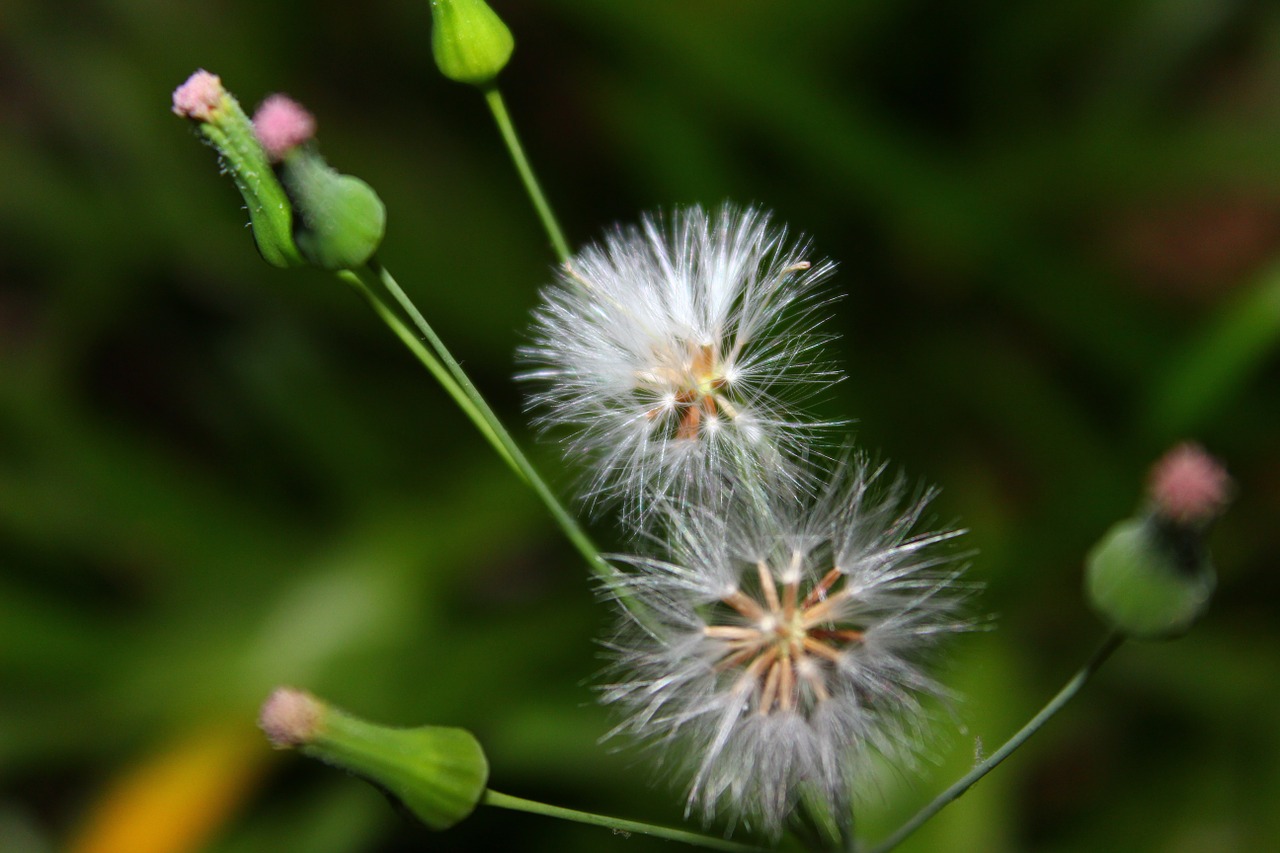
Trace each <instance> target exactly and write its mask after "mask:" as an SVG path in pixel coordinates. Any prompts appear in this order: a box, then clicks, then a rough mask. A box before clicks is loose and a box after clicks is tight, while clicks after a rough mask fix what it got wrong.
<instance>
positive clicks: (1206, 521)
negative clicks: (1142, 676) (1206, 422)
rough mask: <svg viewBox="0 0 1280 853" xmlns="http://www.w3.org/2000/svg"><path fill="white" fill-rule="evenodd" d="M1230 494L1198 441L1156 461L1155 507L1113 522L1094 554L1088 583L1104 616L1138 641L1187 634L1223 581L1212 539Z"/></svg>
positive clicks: (1152, 480)
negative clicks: (1211, 550)
mask: <svg viewBox="0 0 1280 853" xmlns="http://www.w3.org/2000/svg"><path fill="white" fill-rule="evenodd" d="M1229 492H1230V480H1229V478H1228V477H1227V475H1226V472H1225V470H1224V469H1223V468H1222V466H1221V465H1220V464H1219V463H1218V462H1217V461H1216V460H1214V459H1213V458H1212V457H1210V456H1209V455H1208V454H1207V453H1205V452H1204V451H1203V450H1202V449H1200V448H1198V447H1196V446H1194V445H1181V446H1179V447H1177V448H1174V449H1173V450H1172V451H1170V452H1169V453H1168V454H1166V455H1165V456H1164V458H1163V459H1161V460H1160V462H1158V463H1156V465H1155V466H1154V467H1153V468H1152V472H1151V476H1150V480H1149V490H1148V506H1147V508H1146V509H1145V510H1144V511H1143V512H1142V513H1141V514H1140V515H1138V516H1136V517H1134V518H1130V519H1126V520H1124V521H1122V522H1120V523H1119V524H1117V525H1115V526H1114V527H1112V528H1111V530H1109V531H1108V532H1107V534H1106V535H1105V536H1104V537H1103V538H1102V539H1101V540H1100V541H1099V542H1098V544H1097V545H1095V546H1094V548H1093V550H1092V551H1090V552H1089V556H1088V559H1087V561H1086V573H1085V588H1086V591H1087V593H1088V597H1089V601H1090V604H1092V606H1093V608H1094V610H1095V611H1096V612H1097V613H1098V615H1099V616H1101V617H1102V619H1103V620H1104V621H1106V622H1107V623H1109V624H1110V625H1111V626H1112V627H1114V628H1115V629H1116V630H1118V631H1120V632H1122V633H1124V634H1126V635H1127V636H1130V637H1134V638H1138V639H1165V638H1170V637H1176V636H1179V635H1181V634H1184V633H1186V631H1187V630H1188V629H1190V627H1191V626H1192V625H1193V624H1195V622H1196V620H1198V619H1199V618H1200V617H1201V616H1202V615H1203V614H1204V612H1205V610H1206V609H1207V608H1208V606H1209V600H1210V598H1212V596H1213V590H1214V587H1215V586H1216V584H1217V577H1216V573H1215V571H1214V568H1213V563H1212V561H1211V559H1210V555H1209V550H1208V547H1207V546H1206V544H1205V541H1204V537H1205V534H1206V533H1207V532H1208V529H1209V527H1210V525H1211V524H1212V522H1213V521H1214V520H1215V519H1216V518H1217V517H1218V516H1219V515H1220V514H1221V513H1222V511H1223V509H1224V508H1225V507H1226V503H1227V500H1228V496H1229Z"/></svg>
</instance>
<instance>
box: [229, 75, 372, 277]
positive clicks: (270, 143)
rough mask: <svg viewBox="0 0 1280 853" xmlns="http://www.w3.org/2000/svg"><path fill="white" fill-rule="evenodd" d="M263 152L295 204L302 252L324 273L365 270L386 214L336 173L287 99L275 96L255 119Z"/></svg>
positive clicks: (311, 126)
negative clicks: (273, 163) (313, 142)
mask: <svg viewBox="0 0 1280 853" xmlns="http://www.w3.org/2000/svg"><path fill="white" fill-rule="evenodd" d="M253 124H254V127H255V129H256V131H257V135H258V139H259V140H260V141H261V143H262V147H263V149H264V150H265V151H266V152H267V154H268V156H269V157H270V158H271V160H272V161H273V162H275V163H277V164H278V165H277V167H276V171H277V173H278V174H279V176H280V180H281V182H282V183H283V184H284V188H285V190H286V192H287V193H288V196H289V199H290V201H292V203H293V209H294V214H295V221H294V228H293V239H294V242H295V243H296V244H297V247H298V252H299V253H300V254H301V255H302V257H303V258H305V259H306V261H307V262H308V263H311V264H313V265H315V266H317V267H320V268H321V269H326V270H348V269H355V268H357V267H361V266H363V265H364V264H366V263H367V262H368V261H369V259H370V258H371V257H373V253H374V252H376V251H377V249H378V246H379V245H380V244H381V243H382V235H383V233H384V231H385V229H386V216H387V214H386V208H384V207H383V204H382V200H381V199H380V198H378V194H377V193H376V192H374V191H373V188H372V187H370V186H369V185H368V184H366V183H365V182H364V181H362V180H360V179H359V178H356V177H353V176H351V175H342V174H339V173H338V172H336V171H335V170H334V169H332V168H331V167H330V166H329V164H328V163H326V162H325V160H324V158H323V157H321V156H320V153H319V152H318V151H317V150H316V148H315V146H314V145H313V144H311V143H312V138H313V137H314V135H315V127H316V126H315V120H314V119H313V118H312V117H311V114H310V113H308V112H307V111H306V110H305V109H303V108H302V107H301V106H299V105H298V104H297V103H296V102H295V101H293V100H291V99H290V98H288V97H286V96H284V95H272V96H271V97H270V98H268V99H267V100H266V101H264V102H263V104H262V106H260V107H259V108H258V111H257V112H256V113H255V114H254V117H253Z"/></svg>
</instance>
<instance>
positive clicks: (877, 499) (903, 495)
mask: <svg viewBox="0 0 1280 853" xmlns="http://www.w3.org/2000/svg"><path fill="white" fill-rule="evenodd" d="M933 494H934V493H933V492H932V491H925V492H915V493H913V492H912V491H911V490H910V489H908V487H907V485H906V482H905V480H904V479H903V478H902V477H901V476H898V477H890V476H888V475H886V474H885V466H884V465H878V466H874V467H873V466H871V465H870V464H869V463H868V462H867V460H866V459H865V458H863V457H860V456H855V457H852V458H848V459H846V460H845V461H844V462H843V463H842V464H840V465H838V466H837V468H836V471H835V473H834V475H833V476H832V478H831V479H830V480H829V481H828V482H827V484H826V485H825V486H824V487H823V488H822V489H821V490H820V494H819V495H817V496H816V498H815V499H814V500H813V501H810V502H808V503H807V504H806V503H805V502H801V503H799V504H797V502H796V501H794V500H792V499H780V498H779V497H777V496H776V494H775V493H769V494H764V493H763V492H760V493H756V494H747V495H745V496H744V495H742V494H741V493H740V492H739V493H735V495H734V496H733V497H732V505H731V506H726V505H722V507H721V508H716V507H712V506H702V507H695V508H694V509H692V510H681V509H677V508H674V507H672V508H670V509H668V510H666V511H665V512H664V513H663V515H662V518H663V519H664V520H665V523H666V527H667V532H668V535H667V548H666V553H665V554H664V556H663V558H662V559H653V558H649V557H620V558H615V559H617V560H618V561H619V562H621V563H623V564H624V565H629V566H630V567H631V568H630V569H626V570H624V571H623V572H622V573H621V576H620V579H619V580H617V581H615V582H613V583H612V584H611V585H610V586H608V587H607V590H608V594H609V595H611V596H612V597H614V598H615V599H618V600H619V605H618V612H619V618H620V627H619V630H618V632H617V634H616V636H615V637H614V638H613V639H612V640H610V641H609V642H607V643H606V647H607V649H608V650H609V656H610V658H611V660H612V665H611V674H612V675H613V677H614V678H615V679H616V680H615V681H614V682H613V683H610V684H606V685H604V686H603V687H602V688H601V697H602V700H603V701H604V702H606V703H611V704H614V705H616V706H618V707H619V708H620V709H621V711H622V713H623V720H622V722H621V723H620V724H619V725H618V726H617V728H616V729H614V731H613V732H612V733H611V736H616V735H619V734H623V735H628V736H633V737H635V738H636V739H638V740H639V741H641V742H642V743H646V744H648V745H649V746H650V747H651V748H652V749H654V750H656V751H657V752H658V754H659V761H660V763H661V764H662V766H663V767H664V772H665V768H667V767H668V766H670V767H671V768H673V769H672V772H671V774H669V775H671V776H672V777H673V778H679V779H683V780H687V782H688V810H689V811H691V812H692V811H696V812H699V813H701V814H702V816H703V817H704V819H705V820H708V821H710V820H711V819H712V818H714V817H715V816H716V815H717V814H720V815H722V816H724V817H726V818H727V819H728V821H729V822H730V824H731V825H732V824H734V823H742V824H745V825H748V826H750V827H754V828H756V829H758V830H759V831H761V832H763V833H765V834H766V835H770V836H777V835H778V834H779V833H780V832H781V830H782V828H783V826H784V824H785V822H786V819H787V816H788V815H789V814H790V813H791V812H792V810H793V808H794V807H795V805H796V803H797V802H798V801H799V800H800V799H801V798H802V796H803V797H804V798H805V799H806V801H807V802H810V803H816V804H817V805H819V806H820V807H822V808H824V809H829V810H830V811H829V812H828V814H829V815H831V816H833V817H834V818H835V819H836V820H841V819H842V818H841V816H842V815H843V816H844V818H845V819H847V817H848V815H849V814H850V809H851V803H850V799H851V795H852V794H853V792H854V791H855V784H858V785H859V786H860V785H861V782H863V781H867V780H865V777H864V775H863V772H864V770H865V768H867V767H868V762H867V761H866V759H868V758H872V757H874V756H879V757H880V758H882V759H884V760H885V761H887V762H889V763H891V764H893V765H895V766H899V767H902V766H910V765H911V763H912V762H913V761H914V760H915V759H916V758H917V757H918V756H919V754H920V753H921V752H922V751H923V750H924V749H925V748H926V746H927V743H928V740H929V739H928V737H927V732H928V728H929V721H930V719H931V712H930V710H929V709H928V708H927V707H926V701H925V700H926V699H927V698H929V697H944V698H945V697H946V696H947V691H946V690H945V688H943V687H942V686H941V685H940V684H939V683H938V682H937V681H936V680H934V679H933V678H932V677H931V676H930V675H929V674H928V673H927V671H926V668H925V664H926V662H927V659H928V657H929V654H928V653H929V652H930V651H932V650H933V649H934V648H935V646H936V644H937V643H938V641H939V640H941V639H943V638H945V637H946V636H948V635H950V634H953V633H956V632H958V631H963V630H968V629H970V628H971V627H973V625H972V622H971V621H969V620H968V619H966V618H965V617H964V615H963V614H962V612H961V610H962V608H961V604H962V603H963V601H964V600H965V599H966V598H967V597H968V596H969V595H970V594H971V593H972V592H973V586H972V585H970V584H966V583H964V582H962V581H961V579H960V575H961V573H962V571H963V566H962V565H961V564H960V562H959V561H960V560H961V559H962V558H963V556H964V555H962V554H957V553H956V552H955V550H954V549H952V548H951V547H949V544H948V543H949V542H950V540H952V539H954V538H955V537H956V536H958V535H960V533H961V532H962V531H957V530H942V531H928V530H922V529H920V528H922V527H923V525H922V523H921V522H922V516H923V513H924V512H925V509H926V507H927V505H928V503H929V501H930V500H931V499H932V497H933ZM622 599H627V600H628V601H629V602H630V606H623V604H622V603H621V600H622ZM637 612H639V613H641V614H643V615H642V616H640V617H637V615H636V613H637ZM870 781H873V780H870ZM872 787H874V785H873V786H872Z"/></svg>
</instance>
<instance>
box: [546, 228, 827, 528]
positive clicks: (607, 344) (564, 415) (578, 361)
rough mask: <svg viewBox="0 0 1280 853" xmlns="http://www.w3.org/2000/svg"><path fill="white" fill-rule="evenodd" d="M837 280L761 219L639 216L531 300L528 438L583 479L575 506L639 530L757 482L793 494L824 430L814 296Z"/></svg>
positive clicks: (823, 379)
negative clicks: (618, 513)
mask: <svg viewBox="0 0 1280 853" xmlns="http://www.w3.org/2000/svg"><path fill="white" fill-rule="evenodd" d="M833 269H834V267H833V265H832V264H830V263H829V262H826V261H813V260H811V259H810V257H809V246H808V244H807V243H806V242H805V241H804V240H803V239H792V238H790V236H789V235H788V233H787V231H786V229H785V228H783V227H780V226H776V225H773V224H771V222H770V218H769V214H768V213H767V212H765V211H762V210H759V209H757V208H737V207H734V206H732V205H725V206H723V207H721V208H720V209H719V210H718V211H717V212H715V213H714V214H709V213H707V212H706V211H704V210H703V209H702V208H701V207H690V208H684V209H680V210H676V211H675V212H673V213H672V214H670V215H669V216H667V217H663V216H661V215H650V216H646V217H645V218H644V219H642V221H641V223H640V225H638V226H628V227H620V228H617V229H615V230H614V231H612V232H611V233H609V234H607V235H606V236H605V237H604V239H603V240H602V241H601V242H599V243H597V244H593V245H591V246H588V247H587V248H586V249H584V250H583V251H582V252H580V253H579V254H578V255H576V256H575V257H574V258H573V259H572V261H571V262H570V263H569V264H568V265H567V266H566V268H565V269H564V270H562V271H561V272H560V274H559V276H558V278H557V280H556V281H555V282H554V283H553V284H551V285H550V286H549V287H547V288H546V289H545V290H544V291H543V294H542V297H543V299H542V304H541V306H540V307H539V308H538V309H537V311H536V312H535V315H534V324H533V333H532V338H533V340H532V342H531V343H530V344H529V345H528V346H526V347H523V348H522V350H521V355H522V357H523V359H524V360H525V361H526V363H528V364H529V365H530V368H529V369H528V370H527V371H525V372H524V373H523V374H521V378H522V379H526V380H529V381H530V382H532V383H535V390H534V391H533V392H532V394H531V395H530V404H531V408H533V409H534V410H535V411H536V412H537V422H538V424H539V426H541V427H543V428H545V429H548V430H551V431H553V432H558V433H560V434H562V435H564V436H565V439H564V450H565V454H566V456H568V457H571V458H574V459H576V460H579V461H582V462H584V463H585V464H586V466H587V469H588V470H587V474H586V477H585V488H584V490H583V491H584V496H585V498H586V500H587V502H588V503H590V504H592V505H593V506H601V505H605V504H616V503H620V504H621V505H622V508H623V513H624V516H627V517H629V518H630V519H631V520H637V519H640V518H643V517H646V516H648V515H649V514H650V513H651V511H652V510H653V509H654V508H655V507H656V506H658V505H659V504H660V503H662V502H663V501H664V500H668V499H673V498H675V499H689V498H695V497H697V496H700V495H705V494H708V493H712V492H715V491H718V490H721V489H722V488H723V487H724V486H725V485H726V484H728V483H735V482H738V481H741V480H744V479H758V478H760V477H762V476H764V475H769V476H770V477H771V478H772V479H774V480H775V481H777V482H781V483H784V484H789V486H790V487H791V488H792V489H797V490H798V487H800V486H802V485H804V483H805V480H806V475H805V473H804V471H805V469H804V466H803V464H802V462H801V460H802V458H803V457H804V455H805V454H806V453H810V452H812V451H813V446H814V443H815V440H817V439H818V438H819V437H820V436H819V433H821V431H822V427H824V426H828V424H821V423H818V422H815V421H814V420H813V419H811V418H809V417H807V416H806V414H805V412H804V410H803V405H804V404H805V403H806V401H808V399H809V398H810V397H811V396H812V395H813V394H814V393H815V392H817V391H819V390H821V389H823V388H825V387H827V386H828V385H830V384H831V383H832V382H834V381H836V380H838V379H839V378H840V376H839V373H838V371H835V370H833V369H832V368H831V367H829V366H828V365H826V364H825V363H823V362H822V361H821V360H820V358H819V350H820V348H821V345H822V344H823V342H824V341H825V339H826V337H827V336H826V335H824V334H822V333H821V332H820V331H819V329H818V327H819V325H820V323H821V316H820V312H819V310H818V309H819V308H820V307H821V306H822V305H823V304H824V302H823V299H822V297H821V294H820V293H819V285H820V284H821V283H822V282H823V281H824V280H825V279H826V278H827V277H828V276H829V275H830V274H831V272H832V271H833Z"/></svg>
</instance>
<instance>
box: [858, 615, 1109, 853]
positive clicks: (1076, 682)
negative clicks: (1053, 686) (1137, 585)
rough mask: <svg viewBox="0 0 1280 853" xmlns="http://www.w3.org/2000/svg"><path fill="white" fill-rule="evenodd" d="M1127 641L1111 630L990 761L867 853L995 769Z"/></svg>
mask: <svg viewBox="0 0 1280 853" xmlns="http://www.w3.org/2000/svg"><path fill="white" fill-rule="evenodd" d="M1123 642H1124V637H1123V636H1121V635H1120V634H1118V633H1111V634H1109V635H1107V637H1106V639H1105V640H1103V641H1102V644H1101V645H1100V646H1098V650H1097V651H1095V652H1094V653H1093V656H1092V657H1090V658H1089V660H1088V661H1087V662H1086V663H1085V665H1084V666H1082V667H1081V668H1080V670H1079V671H1078V672H1076V674H1075V675H1074V676H1072V677H1071V680H1070V681H1068V682H1067V683H1066V684H1065V685H1064V686H1063V688H1062V689H1061V690H1059V691H1058V695H1056V696H1054V697H1053V698H1052V699H1050V700H1049V703H1048V704H1047V705H1045V706H1044V707H1043V708H1041V709H1040V713H1038V714H1036V715H1035V716H1034V717H1032V718H1031V720H1030V721H1029V722H1028V723H1027V724H1026V725H1025V726H1023V727H1022V728H1021V729H1019V730H1018V733H1017V734H1015V735H1014V736H1013V737H1011V738H1009V739H1008V740H1007V741H1005V743H1004V745H1003V746H1001V747H1000V748H999V749H997V750H996V751H995V752H994V753H992V754H991V756H990V757H989V758H988V759H987V760H986V761H984V762H982V763H981V764H979V765H978V766H977V767H975V768H973V770H971V771H969V772H968V773H967V774H965V775H964V777H963V778H961V779H960V780H959V781H957V782H956V783H955V784H954V785H952V786H951V787H950V788H948V789H947V790H945V791H943V792H942V793H941V794H939V795H938V796H937V797H936V798H935V799H934V801H933V802H931V803H929V805H927V806H925V807H924V808H923V809H921V810H920V811H918V812H917V813H916V814H915V816H914V817H912V818H911V819H910V820H909V821H907V822H906V823H904V824H903V825H902V826H901V827H900V828H899V829H898V830H897V831H896V832H894V833H893V835H890V836H889V837H888V838H887V839H885V840H884V841H882V842H881V843H880V844H878V845H877V846H875V847H873V848H871V849H870V850H869V851H867V853H888V851H890V850H892V849H893V848H895V847H897V846H898V845H899V844H901V843H902V842H903V841H904V840H906V838H907V836H909V835H910V834H911V833H913V832H915V831H916V830H917V829H919V828H920V827H921V826H923V825H924V824H925V823H926V822H927V821H928V820H929V819H930V818H932V817H933V816H934V815H936V814H937V813H938V812H940V811H942V810H943V808H945V807H946V806H947V805H949V804H950V803H951V802H953V801H954V800H956V799H958V798H959V797H960V795H961V794H963V793H964V792H965V791H967V790H969V789H970V788H972V787H973V786H974V784H975V783H976V782H977V781H978V780H979V779H981V778H982V777H983V776H986V775H987V774H988V773H990V772H991V771H992V770H994V769H995V768H996V766H997V765H998V764H1000V762H1002V761H1004V760H1005V759H1006V758H1008V757H1009V756H1010V755H1012V754H1013V752H1014V750H1016V749H1017V748H1018V747H1020V746H1022V744H1023V743H1025V742H1026V740H1027V738H1029V737H1031V736H1032V735H1033V734H1035V733H1036V732H1037V731H1039V730H1040V727H1041V726H1043V725H1044V724H1045V723H1047V722H1049V720H1050V719H1051V718H1052V717H1053V715H1054V714H1057V713H1058V712H1059V711H1061V710H1062V708H1063V706H1064V705H1066V704H1067V703H1068V702H1070V701H1071V699H1072V697H1074V696H1075V695H1076V694H1077V693H1079V692H1080V688H1082V687H1084V685H1085V684H1086V683H1087V682H1088V681H1089V679H1090V677H1092V676H1093V674H1094V673H1095V672H1097V671H1098V667H1100V666H1102V664H1103V663H1105V662H1106V660H1107V658H1109V657H1111V653H1112V652H1114V651H1115V650H1116V649H1118V648H1119V647H1120V644H1121V643H1123Z"/></svg>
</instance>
